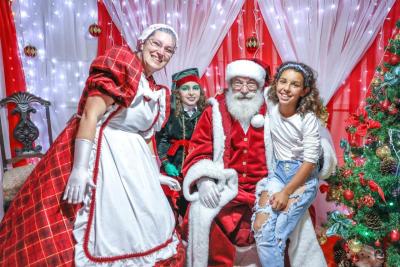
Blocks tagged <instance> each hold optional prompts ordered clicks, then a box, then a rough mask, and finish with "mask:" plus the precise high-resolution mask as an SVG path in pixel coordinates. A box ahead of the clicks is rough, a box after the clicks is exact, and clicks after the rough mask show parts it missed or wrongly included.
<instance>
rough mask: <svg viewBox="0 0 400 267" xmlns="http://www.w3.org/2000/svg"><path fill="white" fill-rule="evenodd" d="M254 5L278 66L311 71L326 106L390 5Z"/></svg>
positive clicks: (337, 1) (333, 1)
mask: <svg viewBox="0 0 400 267" xmlns="http://www.w3.org/2000/svg"><path fill="white" fill-rule="evenodd" d="M258 2H259V6H260V10H261V13H262V15H263V17H264V20H265V22H266V24H267V27H268V29H269V32H270V34H271V36H272V39H273V40H275V45H276V47H277V49H278V51H279V54H280V56H281V58H282V61H287V60H296V61H302V62H304V63H306V64H308V65H310V66H311V67H313V68H314V69H315V70H316V71H317V73H318V86H319V89H320V91H321V96H322V98H323V100H324V102H325V104H326V103H328V101H329V100H330V99H331V97H332V96H333V94H334V93H335V91H336V90H337V89H338V88H339V86H340V85H341V84H342V83H343V80H344V79H346V77H347V76H348V75H349V74H350V72H351V70H352V69H353V68H354V66H355V65H356V64H357V62H358V61H359V60H360V58H361V57H362V55H363V54H364V52H365V51H366V50H367V49H368V47H369V45H370V44H371V43H372V42H373V41H374V39H375V37H376V35H377V33H378V31H379V29H380V27H381V26H382V23H383V21H384V19H385V17H386V15H387V14H388V12H389V11H390V8H391V7H392V5H393V3H394V2H395V0H385V1H378V0H374V1H364V0H349V1H343V0H329V1H326V0H313V1H302V0H291V1H281V0H263V1H260V0H259V1H258Z"/></svg>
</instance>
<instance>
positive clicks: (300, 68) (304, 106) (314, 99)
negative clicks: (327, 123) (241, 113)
mask: <svg viewBox="0 0 400 267" xmlns="http://www.w3.org/2000/svg"><path fill="white" fill-rule="evenodd" d="M285 70H294V71H296V72H299V73H300V74H301V75H303V79H304V88H310V91H309V92H308V94H306V95H305V96H303V97H302V98H300V101H299V103H298V106H297V109H296V112H298V113H300V114H301V115H302V116H303V115H305V114H306V113H307V112H314V114H315V115H316V116H317V117H318V118H321V119H322V114H323V109H324V106H323V104H322V101H321V98H320V96H319V90H318V88H317V87H316V77H315V74H314V71H313V70H312V69H311V68H310V67H309V66H307V65H306V64H303V63H297V62H293V61H288V62H285V63H283V64H282V65H280V66H279V68H278V70H277V72H276V74H275V76H274V80H273V81H272V85H271V88H270V90H269V91H268V98H269V99H270V100H271V101H272V102H273V103H275V104H277V103H278V102H279V99H278V95H277V92H276V90H277V89H276V84H277V83H278V81H279V79H280V78H281V75H282V73H283V72H284V71H285Z"/></svg>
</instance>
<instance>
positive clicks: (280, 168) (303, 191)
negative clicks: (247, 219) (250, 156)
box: [252, 160, 318, 267]
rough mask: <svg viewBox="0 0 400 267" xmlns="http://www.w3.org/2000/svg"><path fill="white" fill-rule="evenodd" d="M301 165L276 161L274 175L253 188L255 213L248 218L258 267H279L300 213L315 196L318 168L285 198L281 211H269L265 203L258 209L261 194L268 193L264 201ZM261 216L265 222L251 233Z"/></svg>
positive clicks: (289, 161)
mask: <svg viewBox="0 0 400 267" xmlns="http://www.w3.org/2000/svg"><path fill="white" fill-rule="evenodd" d="M301 164H302V162H301V161H296V160H285V161H277V164H276V170H275V173H274V174H273V175H272V176H270V177H267V178H264V179H262V180H261V181H259V182H258V184H257V191H256V198H257V199H256V205H255V207H254V209H255V213H254V214H253V217H252V229H253V231H254V237H255V240H256V244H257V251H258V256H259V258H260V262H261V264H262V266H264V267H266V266H268V267H283V266H284V253H285V246H286V241H287V239H288V237H289V235H290V234H291V233H292V232H293V230H294V229H295V228H296V225H297V223H298V222H299V221H300V219H301V218H302V216H303V215H304V213H305V212H306V211H307V209H308V208H309V206H310V205H311V203H312V202H313V201H314V199H315V197H316V195H317V186H318V171H317V169H318V168H315V169H314V171H313V172H312V174H311V175H310V177H309V178H308V179H307V181H306V182H305V184H304V185H303V186H300V187H299V188H298V189H297V190H296V191H295V192H294V193H293V194H291V195H290V196H289V202H288V205H287V207H286V209H285V210H282V211H275V210H273V209H272V207H271V205H270V202H269V199H268V200H267V202H266V204H265V205H262V206H260V205H259V200H260V196H261V193H262V192H264V191H266V192H268V197H271V196H272V195H273V194H275V193H277V192H280V191H281V190H282V189H283V188H284V187H285V185H286V184H288V183H289V182H290V180H291V179H292V178H293V176H294V175H295V174H296V172H297V171H298V169H299V167H300V166H301ZM260 213H264V214H265V222H264V223H263V224H262V227H261V228H260V229H257V230H255V229H254V220H255V218H256V215H257V214H260Z"/></svg>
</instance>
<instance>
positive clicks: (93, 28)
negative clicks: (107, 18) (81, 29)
mask: <svg viewBox="0 0 400 267" xmlns="http://www.w3.org/2000/svg"><path fill="white" fill-rule="evenodd" d="M89 33H90V35H92V36H93V37H98V36H100V34H101V27H100V26H99V25H98V24H96V23H93V24H92V25H90V26H89Z"/></svg>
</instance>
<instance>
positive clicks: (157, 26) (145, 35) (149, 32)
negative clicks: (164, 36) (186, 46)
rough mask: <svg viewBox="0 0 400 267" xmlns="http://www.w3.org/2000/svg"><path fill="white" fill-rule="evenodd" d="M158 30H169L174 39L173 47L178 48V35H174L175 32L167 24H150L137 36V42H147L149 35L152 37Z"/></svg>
mask: <svg viewBox="0 0 400 267" xmlns="http://www.w3.org/2000/svg"><path fill="white" fill-rule="evenodd" d="M160 29H167V30H170V31H171V32H172V33H173V34H174V37H175V39H176V44H175V46H176V47H178V34H177V33H176V31H175V30H174V29H173V28H172V27H171V26H169V25H167V24H161V23H157V24H152V25H150V26H149V27H147V28H146V29H144V30H143V31H142V34H141V35H140V36H139V38H138V41H139V42H141V43H143V42H144V41H146V40H147V38H149V36H150V35H152V33H153V32H155V31H157V30H160Z"/></svg>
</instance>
